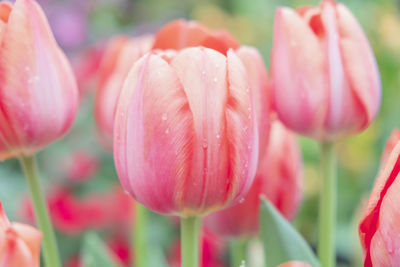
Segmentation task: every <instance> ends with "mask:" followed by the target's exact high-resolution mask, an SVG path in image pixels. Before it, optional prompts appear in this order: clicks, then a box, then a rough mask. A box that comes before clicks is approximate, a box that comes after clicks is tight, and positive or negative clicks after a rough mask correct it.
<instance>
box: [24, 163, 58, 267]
mask: <svg viewBox="0 0 400 267" xmlns="http://www.w3.org/2000/svg"><path fill="white" fill-rule="evenodd" d="M19 160H20V163H21V166H22V169H23V171H24V174H25V177H26V181H27V183H28V187H29V190H30V193H31V199H32V203H33V208H34V211H35V218H36V221H37V224H38V227H39V229H40V231H42V234H43V240H42V244H43V258H44V261H45V264H46V266H47V267H61V262H60V256H59V254H58V249H57V242H56V237H55V235H54V230H53V227H52V225H51V222H50V217H49V213H48V211H47V206H46V202H45V200H44V197H43V193H42V190H41V188H40V183H39V171H38V167H37V164H36V160H35V156H31V157H21V158H20V159H19Z"/></svg>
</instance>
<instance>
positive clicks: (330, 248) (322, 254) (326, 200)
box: [318, 142, 337, 267]
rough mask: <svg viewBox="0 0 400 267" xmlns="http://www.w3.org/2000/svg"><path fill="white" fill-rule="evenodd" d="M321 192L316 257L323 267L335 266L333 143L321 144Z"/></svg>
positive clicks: (334, 172) (334, 161)
mask: <svg viewBox="0 0 400 267" xmlns="http://www.w3.org/2000/svg"><path fill="white" fill-rule="evenodd" d="M321 170H322V176H323V177H322V179H321V190H320V205H319V240H318V241H319V242H318V256H319V259H320V262H321V266H323V267H333V266H335V259H336V253H335V228H336V198H337V196H336V194H337V192H336V191H337V185H336V183H337V175H336V158H335V151H334V144H333V143H329V142H327V143H321Z"/></svg>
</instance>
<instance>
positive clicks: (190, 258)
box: [181, 217, 201, 267]
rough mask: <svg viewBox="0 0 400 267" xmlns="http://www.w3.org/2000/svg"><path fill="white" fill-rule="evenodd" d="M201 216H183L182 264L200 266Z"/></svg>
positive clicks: (189, 266)
mask: <svg viewBox="0 0 400 267" xmlns="http://www.w3.org/2000/svg"><path fill="white" fill-rule="evenodd" d="M200 224H201V218H200V217H188V218H181V266H182V267H198V266H199V230H200Z"/></svg>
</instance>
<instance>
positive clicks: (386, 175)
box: [359, 143, 400, 267]
mask: <svg viewBox="0 0 400 267" xmlns="http://www.w3.org/2000/svg"><path fill="white" fill-rule="evenodd" d="M399 172H400V143H397V145H396V146H395V148H394V149H393V152H392V153H391V155H390V156H389V158H388V160H387V161H386V165H385V167H384V168H383V169H382V170H381V171H380V173H379V176H378V179H377V180H376V183H375V186H374V188H373V190H372V192H371V195H370V198H369V200H368V204H367V207H366V209H365V212H364V216H363V218H362V220H361V222H360V226H359V235H360V239H361V244H362V247H363V250H364V255H365V256H364V266H366V267H371V266H374V264H373V262H372V260H374V258H373V256H372V254H373V253H374V251H372V250H373V249H374V248H376V246H373V242H374V244H376V243H375V242H378V240H379V239H381V238H382V237H381V236H379V231H381V230H380V229H381V227H382V226H381V223H383V224H385V222H383V219H382V220H381V218H380V216H381V214H382V216H387V214H383V213H385V212H383V210H386V208H385V207H384V205H383V201H385V205H389V209H390V207H392V204H395V205H397V204H396V203H398V202H392V201H393V200H392V199H391V197H388V200H385V198H386V197H387V195H388V194H389V193H390V192H391V190H389V189H390V188H391V186H395V187H398V186H400V182H398V181H399V179H396V178H397V177H398V176H399ZM395 190H396V189H395ZM392 194H393V193H392ZM395 195H396V193H395ZM387 202H389V204H388V203H387ZM391 202H392V203H391ZM390 212H393V211H392V210H391V211H390ZM386 213H387V212H386ZM389 216H390V215H389ZM391 222H392V221H391V220H389V224H390V223H391ZM386 227H387V226H385V227H384V228H383V229H385V228H386ZM391 227H394V226H391ZM386 229H387V228H386ZM377 232H378V236H377V237H376V240H375V241H373V239H374V238H375V237H374V236H375V234H376V233H377ZM388 238H390V236H389V237H388ZM378 253H379V251H378ZM384 258H385V256H382V254H381V256H378V257H377V260H380V261H382V259H384ZM375 266H377V265H375ZM379 266H381V265H379ZM382 266H383V265H382ZM388 266H389V265H388Z"/></svg>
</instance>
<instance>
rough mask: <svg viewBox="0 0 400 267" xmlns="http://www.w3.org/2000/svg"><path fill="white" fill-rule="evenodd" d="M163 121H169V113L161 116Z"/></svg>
mask: <svg viewBox="0 0 400 267" xmlns="http://www.w3.org/2000/svg"><path fill="white" fill-rule="evenodd" d="M161 119H162V120H163V121H166V120H167V119H168V115H167V113H163V114H162V116H161Z"/></svg>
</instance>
